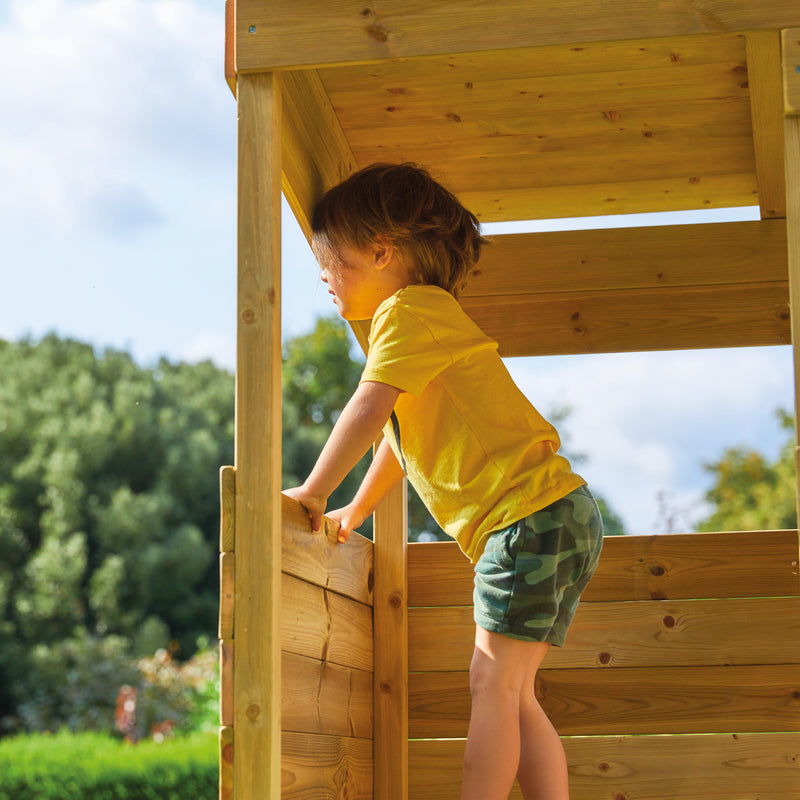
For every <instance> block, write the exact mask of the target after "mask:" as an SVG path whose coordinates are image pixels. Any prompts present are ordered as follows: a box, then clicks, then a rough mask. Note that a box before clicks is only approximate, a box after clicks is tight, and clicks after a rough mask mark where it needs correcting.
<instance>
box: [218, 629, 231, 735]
mask: <svg viewBox="0 0 800 800" xmlns="http://www.w3.org/2000/svg"><path fill="white" fill-rule="evenodd" d="M233 645H234V643H233V639H223V640H221V641H220V643H219V684H220V685H219V724H220V725H223V726H231V725H233V722H234V698H235V691H234V675H233V669H234V646H233Z"/></svg>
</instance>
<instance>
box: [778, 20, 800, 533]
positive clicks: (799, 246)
mask: <svg viewBox="0 0 800 800" xmlns="http://www.w3.org/2000/svg"><path fill="white" fill-rule="evenodd" d="M781 45H782V48H781V49H782V61H783V111H784V119H783V132H784V169H785V172H786V245H787V250H788V257H789V297H790V306H791V309H792V344H793V346H794V418H795V429H796V431H797V436H798V438H797V442H798V445H797V447H795V470H796V475H797V478H798V484H797V486H798V488H797V509H798V520H800V28H788V29H786V30H784V31H782V32H781Z"/></svg>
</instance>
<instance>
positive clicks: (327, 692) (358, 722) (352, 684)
mask: <svg viewBox="0 0 800 800" xmlns="http://www.w3.org/2000/svg"><path fill="white" fill-rule="evenodd" d="M282 661H283V686H284V689H283V695H282V704H281V727H282V729H283V730H284V731H296V732H305V733H322V734H333V735H337V736H351V737H356V738H360V739H372V673H371V672H364V671H363V670H358V669H350V668H348V667H342V666H339V665H337V664H332V663H330V662H326V661H319V660H317V659H315V658H307V657H306V656H298V655H296V654H294V653H284V654H283V659H282Z"/></svg>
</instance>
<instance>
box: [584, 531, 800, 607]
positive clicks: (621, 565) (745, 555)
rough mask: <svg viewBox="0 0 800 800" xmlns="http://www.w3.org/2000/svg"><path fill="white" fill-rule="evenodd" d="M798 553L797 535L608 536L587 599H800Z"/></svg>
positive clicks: (587, 590)
mask: <svg viewBox="0 0 800 800" xmlns="http://www.w3.org/2000/svg"><path fill="white" fill-rule="evenodd" d="M617 540H619V541H617ZM797 553H798V536H797V531H794V530H785V531H756V532H750V531H732V532H728V533H686V534H669V535H667V536H657V535H656V536H635V537H628V536H620V537H609V538H607V539H606V540H605V542H604V543H603V555H602V558H601V563H600V566H599V567H598V570H597V572H596V573H595V575H594V577H593V578H592V581H591V583H590V584H589V586H588V587H587V589H586V592H585V593H584V599H585V600H595V601H596V600H618V599H620V600H621V599H631V600H640V599H641V600H644V599H653V600H664V599H667V598H669V599H678V598H693V597H709V598H710V597H781V596H784V595H788V596H796V595H798V594H800V576H798V570H797Z"/></svg>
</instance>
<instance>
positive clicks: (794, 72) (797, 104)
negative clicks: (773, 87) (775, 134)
mask: <svg viewBox="0 0 800 800" xmlns="http://www.w3.org/2000/svg"><path fill="white" fill-rule="evenodd" d="M781 46H782V54H783V59H782V60H783V112H784V114H786V115H787V116H789V115H792V114H800V70H798V69H797V68H798V67H800V28H787V29H786V30H783V31H781Z"/></svg>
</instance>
